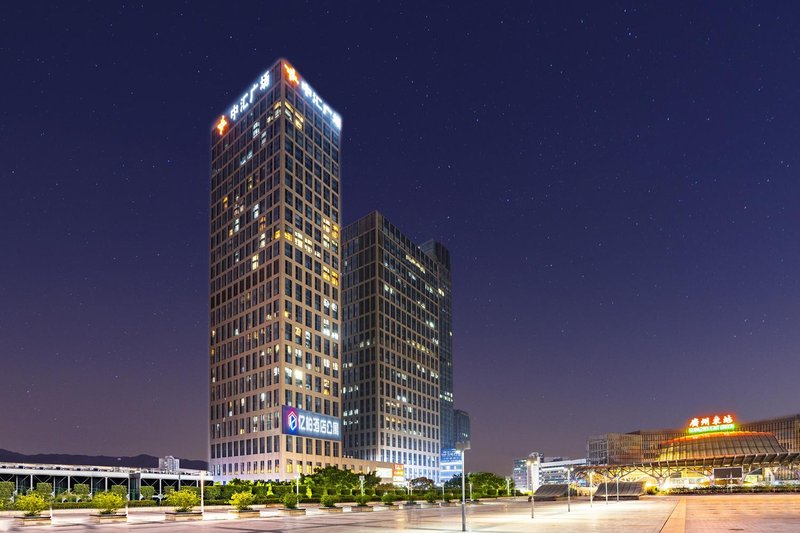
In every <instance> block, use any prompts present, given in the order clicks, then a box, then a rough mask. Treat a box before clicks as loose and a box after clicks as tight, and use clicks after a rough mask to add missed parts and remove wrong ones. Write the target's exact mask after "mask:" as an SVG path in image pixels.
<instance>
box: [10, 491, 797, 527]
mask: <svg viewBox="0 0 800 533" xmlns="http://www.w3.org/2000/svg"><path fill="white" fill-rule="evenodd" d="M348 511H349V509H346V510H345V512H344V513H340V514H334V515H329V514H321V513H319V512H318V511H317V510H316V509H313V508H310V509H309V511H308V515H307V516H303V517H293V518H288V517H280V516H278V515H277V514H276V512H275V511H274V510H272V509H269V510H263V511H262V517H261V518H259V519H252V520H234V519H231V518H230V517H229V515H228V513H227V512H225V511H209V512H207V513H206V516H205V519H204V520H203V521H199V522H184V523H173V522H164V514H163V513H161V512H158V511H154V510H150V509H137V510H135V512H132V513H131V515H130V517H129V522H128V523H127V524H114V525H111V524H109V525H102V526H100V525H95V524H92V523H91V522H90V518H89V515H88V512H87V511H81V512H77V511H71V512H61V513H58V512H57V513H56V515H55V517H54V519H53V525H52V526H45V527H25V528H20V527H18V526H16V525H15V523H14V521H13V520H12V519H10V518H8V517H2V518H0V531H17V530H20V531H22V530H24V531H31V532H33V531H56V532H63V533H70V532H76V531H101V530H102V531H106V530H107V531H109V532H110V533H113V532H115V531H119V532H122V531H141V532H149V531H164V532H167V531H169V532H173V531H174V532H183V531H186V532H202V531H221V532H230V533H244V532H258V531H275V532H292V533H295V532H296V533H312V532H313V533H345V532H347V533H352V532H358V531H365V532H380V531H390V530H396V531H410V532H418V533H423V532H425V533H428V532H431V531H461V509H460V508H459V507H449V508H431V509H410V510H399V511H387V510H383V509H382V508H377V509H376V510H375V511H374V512H372V513H350V512H348ZM530 513H531V507H530V504H529V503H526V502H525V501H524V500H517V501H507V502H491V503H484V504H480V505H474V506H469V507H468V529H469V530H470V531H486V532H509V533H513V532H523V531H524V532H531V531H564V532H571V531H587V532H616V531H626V532H627V531H630V532H660V531H663V532H665V533H679V532H689V533H701V532H710V531H750V532H761V531H764V532H767V531H769V532H790V531H791V532H797V531H800V494H798V495H729V496H727V495H716V496H687V497H646V498H643V499H642V500H639V501H622V502H615V501H610V502H609V503H608V504H606V503H605V501H603V500H596V501H595V502H594V503H593V505H591V506H590V503H589V501H588V500H585V499H580V500H578V501H573V502H572V505H571V510H570V512H567V503H566V502H565V501H564V502H562V501H559V502H539V503H537V504H536V507H535V518H534V519H531V515H530Z"/></svg>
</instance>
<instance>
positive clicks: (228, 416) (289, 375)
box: [209, 59, 342, 480]
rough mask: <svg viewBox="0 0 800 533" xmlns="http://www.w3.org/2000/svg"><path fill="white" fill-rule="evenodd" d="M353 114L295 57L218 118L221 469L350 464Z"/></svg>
mask: <svg viewBox="0 0 800 533" xmlns="http://www.w3.org/2000/svg"><path fill="white" fill-rule="evenodd" d="M340 129H341V118H340V117H339V115H338V114H337V113H336V112H335V111H334V110H332V109H331V108H330V107H329V106H328V105H327V104H326V103H325V102H324V101H323V100H322V99H321V98H320V97H319V95H318V94H317V93H316V92H315V91H314V89H312V88H311V86H310V85H309V84H308V82H307V81H306V80H305V79H304V78H303V77H302V76H301V75H300V73H299V72H298V71H297V70H295V68H294V67H293V66H292V65H290V64H289V63H288V62H287V61H285V60H283V59H281V60H278V61H277V62H276V63H275V64H273V65H272V66H271V67H269V68H268V69H266V70H265V71H264V72H263V73H261V74H260V76H259V77H257V78H256V79H255V81H253V82H252V83H250V84H248V85H244V84H243V86H242V87H241V91H240V93H239V94H238V97H237V99H236V100H235V101H234V102H232V103H231V105H230V107H229V108H228V109H227V110H226V112H225V113H224V114H223V115H222V116H220V117H219V118H218V119H217V120H216V121H215V123H214V125H213V127H212V129H211V203H210V207H211V213H210V218H211V220H210V223H211V224H210V243H209V252H210V257H211V260H210V338H209V344H210V372H209V380H210V384H209V385H210V427H209V430H210V445H211V447H210V460H211V462H210V464H211V470H212V471H213V474H214V476H215V477H216V478H217V479H220V480H227V479H231V478H234V477H237V478H243V479H278V480H280V479H283V480H286V479H294V478H296V477H297V476H298V475H299V473H301V472H302V473H308V474H310V473H312V471H313V469H314V468H316V467H324V466H328V465H336V464H341V457H342V449H341V418H340V417H341V411H340V399H339V386H340V351H339V346H340V341H339V325H340V318H339V316H340V308H339V297H340V295H339V290H340V287H339V280H340V276H339V273H340V247H339V224H340V211H339V209H340V197H339V194H340V191H341V183H340V166H339V165H340V153H339V146H340V135H341V133H340Z"/></svg>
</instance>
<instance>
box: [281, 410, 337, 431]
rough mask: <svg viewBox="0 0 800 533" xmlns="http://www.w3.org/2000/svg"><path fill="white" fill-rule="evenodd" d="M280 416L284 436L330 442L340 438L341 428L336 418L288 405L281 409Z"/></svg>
mask: <svg viewBox="0 0 800 533" xmlns="http://www.w3.org/2000/svg"><path fill="white" fill-rule="evenodd" d="M281 415H282V416H281V418H283V428H282V432H283V434H284V435H297V436H298V437H315V438H318V439H330V440H340V439H341V438H342V428H341V423H340V422H339V419H338V418H335V417H332V416H327V415H320V414H317V413H312V412H310V411H304V410H303V409H298V408H297V407H289V406H288V405H284V406H283V407H281Z"/></svg>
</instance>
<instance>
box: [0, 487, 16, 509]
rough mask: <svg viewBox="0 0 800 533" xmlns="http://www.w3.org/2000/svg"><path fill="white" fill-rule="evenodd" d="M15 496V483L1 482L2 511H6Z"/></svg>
mask: <svg viewBox="0 0 800 533" xmlns="http://www.w3.org/2000/svg"><path fill="white" fill-rule="evenodd" d="M13 496H14V483H12V482H11V481H0V509H5V508H6V507H7V506H8V505H10V504H11V498H12V497H13Z"/></svg>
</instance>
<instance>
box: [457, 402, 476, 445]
mask: <svg viewBox="0 0 800 533" xmlns="http://www.w3.org/2000/svg"><path fill="white" fill-rule="evenodd" d="M471 436H472V429H471V427H470V421H469V413H468V412H466V411H464V410H462V409H456V410H454V411H453V440H455V441H456V442H467V441H468V440H470V438H471Z"/></svg>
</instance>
